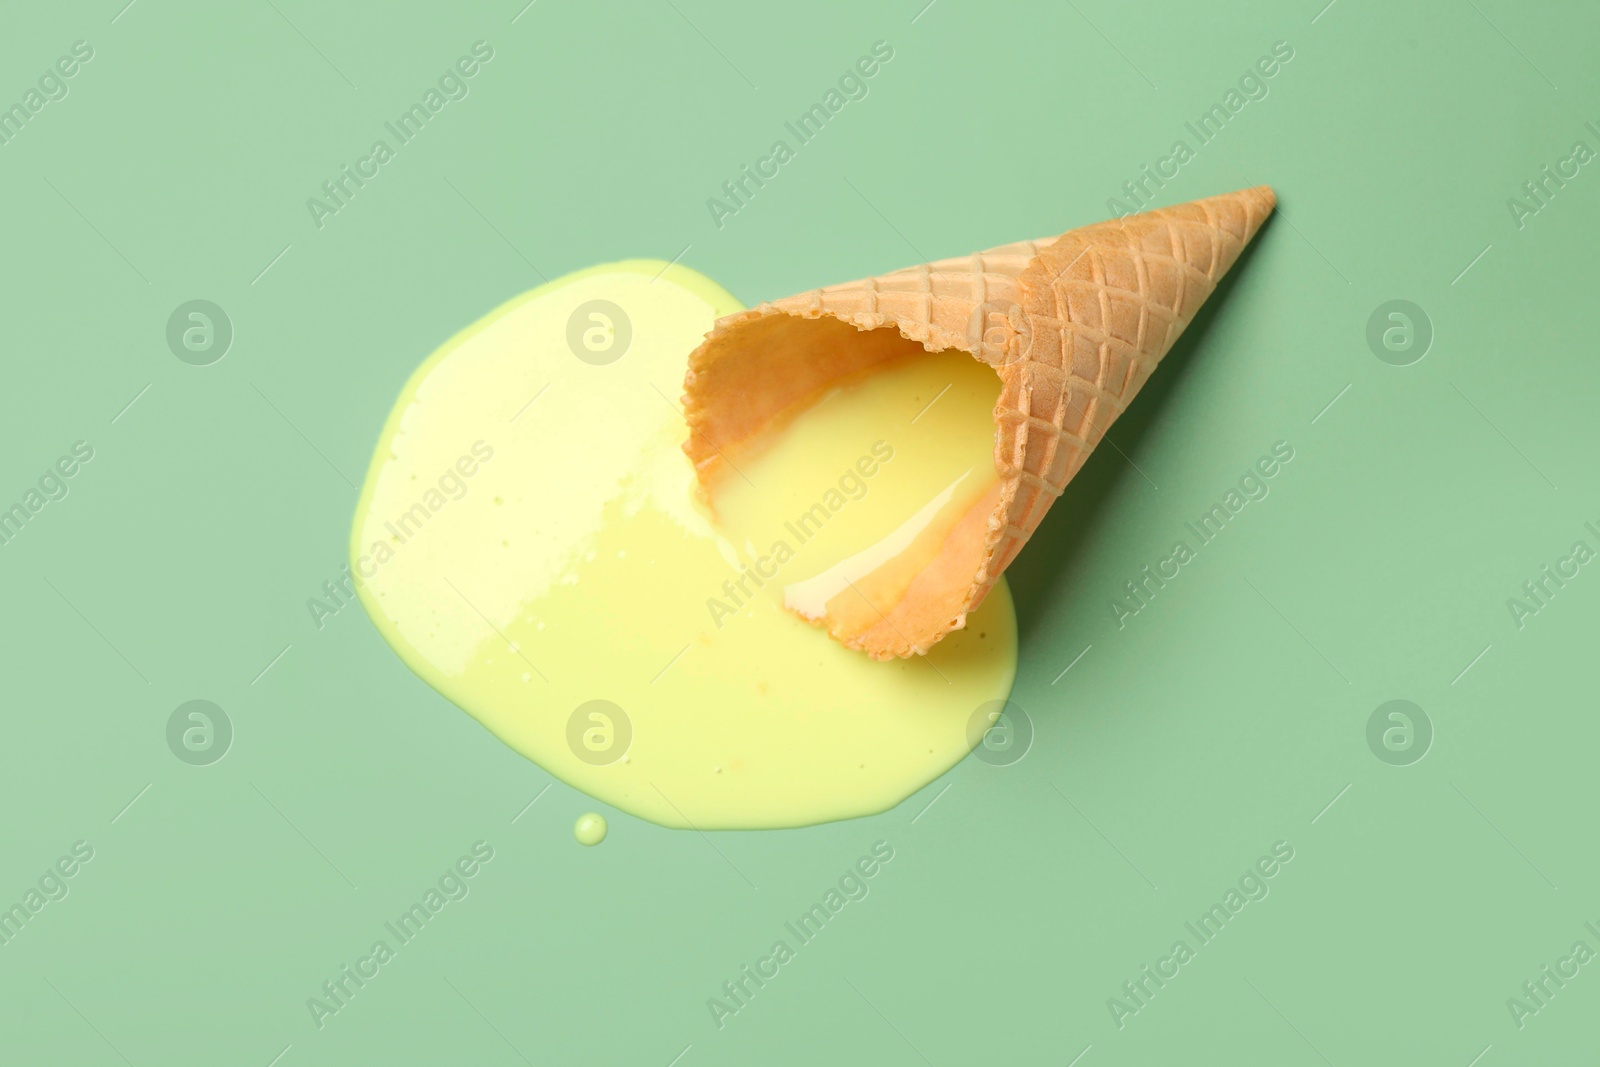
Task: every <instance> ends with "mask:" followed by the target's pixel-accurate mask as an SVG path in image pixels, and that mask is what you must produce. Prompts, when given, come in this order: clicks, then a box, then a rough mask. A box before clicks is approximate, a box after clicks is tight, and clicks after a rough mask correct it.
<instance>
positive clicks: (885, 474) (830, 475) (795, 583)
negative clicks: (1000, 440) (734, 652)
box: [707, 342, 1000, 647]
mask: <svg viewBox="0 0 1600 1067" xmlns="http://www.w3.org/2000/svg"><path fill="white" fill-rule="evenodd" d="M906 347H907V349H908V350H907V351H905V352H904V353H902V354H900V355H899V356H896V357H893V358H889V359H886V360H884V361H882V362H880V363H878V364H875V365H874V366H872V367H870V368H867V369H865V370H862V371H857V372H856V373H854V374H852V375H850V376H848V377H847V378H846V379H844V380H842V381H838V382H835V383H834V384H832V385H831V386H830V387H828V388H827V389H826V390H825V391H824V392H823V393H822V394H821V395H818V396H814V397H811V398H809V400H808V401H807V402H805V403H803V404H802V405H801V406H800V408H799V410H790V411H785V412H784V413H782V416H781V418H779V419H777V420H774V421H775V422H777V423H778V424H779V427H781V428H779V427H773V426H770V425H769V426H768V427H767V430H768V432H765V433H760V434H756V435H754V437H752V438H750V439H747V440H746V441H744V442H741V443H740V444H739V445H737V446H733V447H732V448H731V449H730V450H729V451H728V453H727V455H726V459H727V463H726V464H725V465H724V466H723V469H722V471H721V472H720V475H719V476H718V477H717V478H716V479H715V482H714V484H712V485H711V486H709V487H708V490H709V491H708V494H707V495H708V497H709V500H710V502H711V504H712V507H713V510H714V512H715V514H716V518H717V522H718V524H719V526H720V527H721V529H722V530H723V532H724V533H725V535H727V536H728V538H729V540H730V541H731V542H732V543H733V544H735V545H737V546H740V547H741V550H742V551H743V553H744V554H745V557H746V560H745V562H746V563H747V569H746V571H745V575H746V578H745V579H742V580H741V581H740V582H739V583H736V586H735V588H734V589H732V590H729V591H728V593H729V599H728V604H729V607H730V608H731V607H732V606H733V604H734V603H735V602H737V601H738V600H739V599H740V598H742V597H746V596H754V595H757V594H756V591H755V590H756V588H763V589H765V590H766V591H767V592H766V595H776V596H780V597H781V602H782V604H783V606H784V607H786V608H788V609H789V610H790V611H793V612H795V613H796V614H798V615H800V616H802V617H803V618H806V619H808V620H810V621H812V622H815V623H819V624H821V625H823V626H825V627H826V628H827V629H828V631H829V633H830V634H831V635H832V636H833V637H835V638H836V639H838V640H840V641H842V642H844V643H845V644H847V645H850V646H851V647H861V646H862V644H863V643H865V642H874V641H879V640H887V639H892V638H895V637H897V636H898V637H900V638H901V639H908V635H906V634H904V633H900V634H897V633H896V631H897V630H898V629H900V628H901V627H903V626H905V625H907V622H906V618H905V612H906V610H907V607H909V606H912V605H919V606H921V605H926V604H927V603H928V597H927V596H926V595H925V594H924V595H920V596H910V595H909V594H913V592H914V591H915V592H921V591H922V590H924V589H927V588H928V587H929V583H930V581H932V580H933V579H935V578H937V577H938V576H940V575H962V576H965V577H966V578H968V579H970V576H971V574H972V573H974V572H975V570H976V569H977V566H978V564H979V562H980V561H981V554H982V550H983V532H984V529H985V523H986V520H987V518H988V516H989V514H990V513H991V512H992V511H993V510H994V508H995V505H996V503H997V501H998V500H999V492H1000V477H999V472H998V471H997V470H996V469H995V465H994V406H995V402H996V400H997V399H998V397H999V393H1000V379H999V378H998V377H997V376H996V375H995V373H994V371H993V370H992V369H990V368H989V367H987V366H985V365H983V364H982V363H979V362H977V361H976V360H974V359H973V358H972V356H971V355H970V354H968V353H966V352H962V351H959V350H950V351H941V352H933V353H929V352H927V351H925V350H924V349H922V347H921V346H920V345H916V344H914V343H912V342H906ZM941 584H942V585H943V586H944V587H946V588H948V587H949V586H952V585H954V584H956V583H953V582H943V583H941ZM961 591H962V592H964V591H965V589H964V587H963V589H962V590H961ZM940 610H941V611H943V610H945V609H943V608H941V609H940Z"/></svg>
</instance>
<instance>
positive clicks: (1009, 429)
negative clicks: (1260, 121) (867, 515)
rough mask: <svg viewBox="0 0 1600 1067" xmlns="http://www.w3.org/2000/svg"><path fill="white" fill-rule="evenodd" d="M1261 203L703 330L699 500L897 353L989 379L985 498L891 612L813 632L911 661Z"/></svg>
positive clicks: (821, 297) (1221, 203)
mask: <svg viewBox="0 0 1600 1067" xmlns="http://www.w3.org/2000/svg"><path fill="white" fill-rule="evenodd" d="M1274 203H1275V198H1274V196H1273V194H1272V190H1271V189H1269V188H1267V187H1266V186H1259V187H1257V188H1254V189H1245V190H1241V191H1239V192H1235V193H1228V194H1226V195H1223V196H1214V197H1210V198H1208V199H1205V200H1196V201H1193V202H1192V203H1188V204H1180V205H1178V206H1176V207H1169V208H1161V209H1158V210H1155V211H1148V212H1145V213H1143V214H1138V215H1129V216H1127V217H1125V218H1122V219H1117V220H1112V221H1108V222H1100V223H1096V224H1094V225H1092V226H1085V227H1082V228H1081V229H1076V230H1071V231H1069V232H1067V233H1065V234H1062V235H1061V236H1059V237H1055V238H1046V239H1043V240H1038V241H1023V242H1020V243H1017V244H1009V245H1002V246H1000V247H998V248H991V249H989V250H988V251H986V252H978V253H975V254H974V255H971V256H966V257H962V258H958V259H947V260H941V261H938V262H935V263H924V264H921V265H920V266H916V267H910V268H907V269H905V270H898V271H894V272H892V273H889V274H882V275H879V276H877V277H875V278H866V279H863V280H861V281H856V282H848V283H845V284H843V285H833V286H828V287H826V288H823V289H816V290H813V291H811V292H808V293H801V294H799V295H797V296H790V297H785V298H783V299H782V300H776V301H772V302H770V303H764V304H761V305H760V306H759V307H755V308H752V309H750V310H748V311H742V312H739V313H737V314H734V315H729V316H727V317H726V318H723V319H721V320H719V321H718V322H717V324H716V326H715V328H714V329H713V330H712V331H711V332H710V333H709V334H707V336H706V340H705V342H704V343H703V344H701V345H700V347H699V348H697V349H696V350H695V351H694V353H693V354H692V355H691V356H690V357H689V369H688V375H687V377H686V378H685V382H684V390H685V396H684V409H685V414H686V416H687V420H688V424H689V430H690V434H689V439H688V441H687V442H685V444H684V451H685V452H687V453H688V455H689V458H690V459H691V460H692V461H693V463H694V465H695V468H696V472H697V474H698V477H699V482H700V487H701V491H702V493H707V494H708V495H709V490H710V488H711V487H713V486H714V485H715V484H716V482H717V480H718V479H719V478H720V477H721V476H723V475H724V474H725V472H726V471H725V469H726V468H727V467H729V466H730V465H731V463H732V462H733V461H732V460H730V459H729V454H730V453H732V454H734V455H737V454H738V451H739V449H740V448H741V446H750V445H752V444H754V442H756V441H757V440H758V439H759V437H760V435H761V434H762V433H763V432H764V431H769V430H770V429H772V428H773V427H774V426H776V425H777V424H779V423H781V422H782V421H783V420H784V419H785V418H786V417H787V416H789V415H791V414H793V413H794V412H795V411H797V410H799V409H802V408H803V407H805V406H806V405H807V404H809V403H810V402H812V401H814V400H815V399H816V398H817V397H818V396H820V395H821V393H822V392H824V391H825V390H826V389H827V388H829V387H830V386H831V385H832V384H833V383H835V382H837V381H839V380H841V379H843V378H846V377H848V376H851V375H855V374H859V373H863V372H865V371H867V370H869V369H870V368H872V367H873V366H874V365H876V364H879V363H883V362H886V361H888V360H891V359H894V358H896V357H898V356H903V355H905V354H906V352H907V349H908V347H914V345H920V346H921V347H922V348H923V349H925V350H927V351H939V350H942V349H952V348H954V349H960V350H962V351H964V352H968V353H970V354H971V355H972V356H973V357H975V358H976V359H978V360H981V361H982V362H984V363H987V364H988V365H989V366H991V367H993V368H994V370H995V372H996V373H997V374H998V375H999V376H1000V381H1001V390H1000V398H999V400H998V402H997V403H996V405H995V409H994V421H995V449H994V462H995V469H996V470H997V472H998V473H999V476H1000V484H999V490H998V493H997V494H996V493H991V494H990V495H989V496H988V497H987V498H986V499H985V500H984V501H983V502H982V503H981V505H980V507H979V508H978V509H975V510H974V513H973V514H971V515H969V516H968V518H967V519H964V520H963V521H962V522H961V523H960V524H958V525H957V527H956V528H955V529H954V530H953V531H951V533H950V534H949V535H948V537H947V539H946V541H945V543H944V544H943V546H942V548H941V549H940V550H939V552H938V554H937V556H936V557H935V558H934V559H933V560H932V561H931V562H930V563H929V564H928V565H927V566H926V567H925V568H924V569H923V570H922V571H921V572H920V573H918V574H917V575H916V577H915V579H914V580H912V581H911V583H910V585H909V586H908V587H907V588H906V589H905V590H904V593H903V595H901V596H900V598H899V599H898V601H897V602H895V603H893V604H882V603H880V604H872V605H871V607H872V614H871V618H870V621H869V623H867V624H865V625H862V624H860V623H859V621H858V622H856V623H852V624H849V625H845V624H843V623H840V622H839V621H838V620H832V619H830V620H826V621H827V622H828V625H829V629H830V632H832V633H833V635H834V636H835V637H836V638H839V639H840V640H842V641H844V643H845V644H847V645H848V646H850V647H852V648H859V649H862V650H863V651H865V652H867V653H868V654H869V655H871V656H873V657H874V658H877V659H889V658H892V657H895V656H910V655H913V654H921V653H926V652H927V651H928V649H929V648H931V647H932V646H933V645H934V644H935V643H936V642H937V641H938V640H939V639H940V638H942V637H944V636H945V634H947V633H949V632H950V631H952V630H955V629H959V628H961V627H962V626H964V625H965V624H966V618H967V614H968V613H969V612H971V611H972V610H973V609H974V608H976V607H977V606H978V604H979V603H981V602H982V600H983V598H984V596H985V595H986V594H987V593H988V591H989V590H990V589H991V588H992V587H993V586H994V583H995V582H996V581H998V580H999V578H1000V575H1001V574H1002V573H1004V571H1005V569H1006V567H1007V566H1009V565H1010V563H1011V561H1012V560H1013V559H1015V558H1016V556H1017V553H1018V552H1019V551H1021V549H1022V546H1023V545H1024V544H1026V543H1027V541H1028V538H1029V537H1030V536H1032V534H1033V531H1034V530H1035V529H1037V528H1038V526H1039V523H1040V521H1041V520H1042V519H1043V518H1044V514H1045V512H1046V511H1047V510H1048V509H1049V507H1050V505H1051V504H1052V503H1054V501H1055V500H1056V498H1057V497H1059V496H1060V495H1061V493H1062V490H1063V489H1064V488H1065V487H1066V484H1067V482H1069V481H1070V480H1071V479H1072V477H1073V475H1075V474H1077V472H1078V470H1079V469H1080V468H1081V467H1082V466H1083V463H1084V460H1086V459H1087V458H1088V456H1089V453H1090V452H1092V451H1093V450H1094V447H1095V445H1097V444H1098V443H1099V442H1100V439H1101V438H1102V437H1103V436H1104V435H1105V433H1106V430H1107V429H1108V428H1109V427H1110V426H1111V424H1112V423H1113V422H1114V421H1116V418H1117V416H1118V415H1120V414H1122V412H1123V410H1124V409H1126V408H1127V406H1128V404H1129V403H1130V402H1131V401H1132V400H1133V398H1134V396H1135V395H1136V394H1137V393H1138V392H1139V388H1140V387H1141V386H1142V385H1144V383H1145V380H1146V379H1147V378H1149V376H1150V372H1151V371H1153V370H1154V369H1155V367H1156V364H1157V363H1159V362H1160V361H1161V358H1162V357H1163V356H1165V355H1166V354H1167V352H1168V351H1169V350H1170V349H1171V348H1172V345H1173V343H1174V342H1175V341H1176V340H1177V339H1178V337H1179V335H1180V334H1182V333H1183V330H1184V327H1186V326H1187V325H1188V324H1189V322H1190V321H1191V320H1192V319H1193V318H1194V315H1195V313H1196V312H1197V311H1198V310H1199V308H1200V305H1201V304H1203V303H1204V302H1205V300H1206V298H1207V297H1208V296H1210V295H1211V293H1212V291H1213V290H1214V289H1215V288H1216V285H1217V282H1218V281H1219V280H1221V278H1222V276H1223V275H1224V274H1225V273H1227V271H1228V268H1229V267H1231V266H1233V263H1234V261H1235V260H1236V259H1238V257H1239V254H1240V252H1242V251H1243V250H1244V246H1245V245H1246V244H1248V243H1249V241H1250V239H1251V238H1252V237H1254V236H1255V234H1256V231H1257V230H1258V229H1259V228H1260V227H1261V224H1262V222H1263V221H1265V219H1266V217H1267V215H1268V214H1270V213H1271V211H1272V208H1273V205H1274ZM908 342H912V343H914V345H911V346H908Z"/></svg>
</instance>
